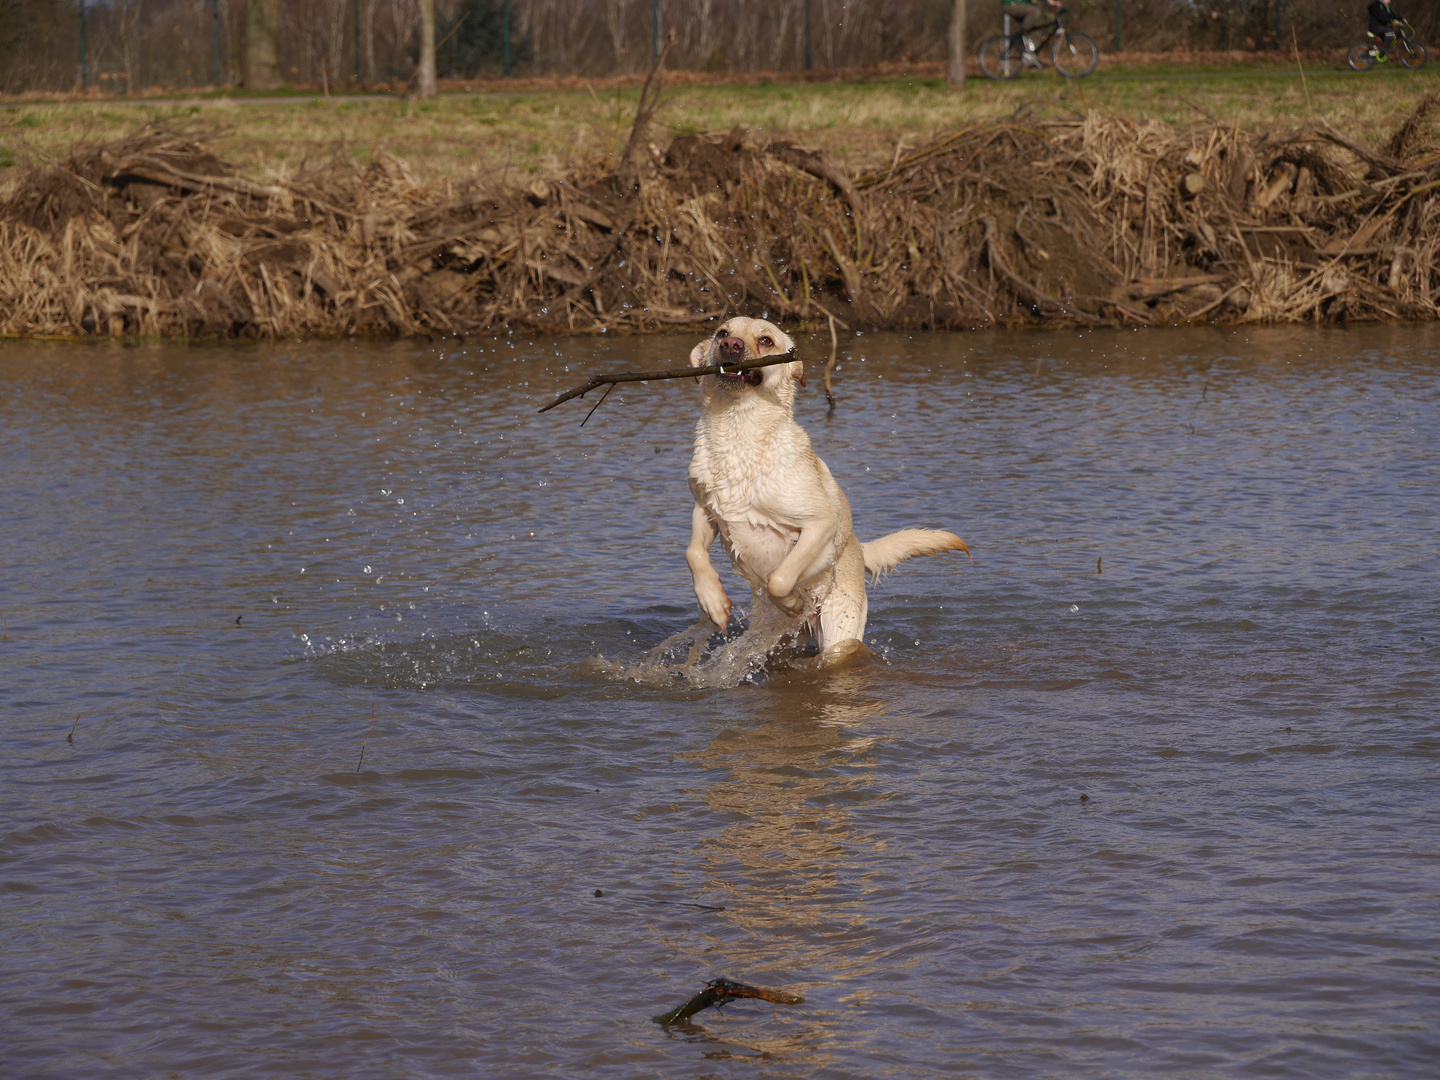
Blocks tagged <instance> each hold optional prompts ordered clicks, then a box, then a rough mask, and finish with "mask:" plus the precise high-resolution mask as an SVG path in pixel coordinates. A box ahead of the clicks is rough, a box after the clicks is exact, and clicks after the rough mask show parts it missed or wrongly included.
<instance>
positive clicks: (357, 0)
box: [351, 0, 360, 86]
mask: <svg viewBox="0 0 1440 1080" xmlns="http://www.w3.org/2000/svg"><path fill="white" fill-rule="evenodd" d="M354 7H355V10H354V11H353V12H352V18H351V22H353V23H354V24H355V75H354V77H353V78H352V79H351V81H352V82H353V83H354V84H355V85H356V86H359V85H360V0H355V5H354Z"/></svg>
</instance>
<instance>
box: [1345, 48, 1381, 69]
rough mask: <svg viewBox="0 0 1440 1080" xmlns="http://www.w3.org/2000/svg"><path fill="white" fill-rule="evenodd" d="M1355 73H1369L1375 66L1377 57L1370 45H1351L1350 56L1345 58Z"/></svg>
mask: <svg viewBox="0 0 1440 1080" xmlns="http://www.w3.org/2000/svg"><path fill="white" fill-rule="evenodd" d="M1345 59H1347V60H1349V61H1350V67H1351V69H1352V70H1354V71H1369V70H1370V69H1371V68H1372V67H1374V66H1375V57H1374V55H1373V54H1372V53H1371V52H1370V46H1369V45H1351V46H1350V54H1349V55H1348V56H1346V57H1345Z"/></svg>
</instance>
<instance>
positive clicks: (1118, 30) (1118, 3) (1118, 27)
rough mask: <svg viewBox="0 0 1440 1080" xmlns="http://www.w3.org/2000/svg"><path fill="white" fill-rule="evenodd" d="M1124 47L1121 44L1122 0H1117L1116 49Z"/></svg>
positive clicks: (1117, 50)
mask: <svg viewBox="0 0 1440 1080" xmlns="http://www.w3.org/2000/svg"><path fill="white" fill-rule="evenodd" d="M1121 48H1123V46H1122V45H1121V44H1120V0H1115V51H1116V52H1119V51H1120V50H1121Z"/></svg>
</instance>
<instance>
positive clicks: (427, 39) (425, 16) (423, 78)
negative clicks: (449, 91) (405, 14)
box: [415, 0, 435, 98]
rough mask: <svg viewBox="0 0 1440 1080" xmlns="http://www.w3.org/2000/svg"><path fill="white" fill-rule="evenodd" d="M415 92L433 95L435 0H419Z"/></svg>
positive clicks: (423, 95) (426, 96)
mask: <svg viewBox="0 0 1440 1080" xmlns="http://www.w3.org/2000/svg"><path fill="white" fill-rule="evenodd" d="M415 93H416V95H417V96H418V97H422V98H433V97H434V96H435V0H420V81H419V83H418V84H417V86H416V89H415Z"/></svg>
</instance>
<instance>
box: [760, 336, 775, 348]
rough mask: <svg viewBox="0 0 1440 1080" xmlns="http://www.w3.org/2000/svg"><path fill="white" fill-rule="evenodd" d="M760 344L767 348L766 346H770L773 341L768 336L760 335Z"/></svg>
mask: <svg viewBox="0 0 1440 1080" xmlns="http://www.w3.org/2000/svg"><path fill="white" fill-rule="evenodd" d="M760 344H761V345H763V346H765V348H767V349H768V348H770V346H771V345H774V344H775V342H773V341H771V340H770V339H769V338H768V337H762V338H761V339H760Z"/></svg>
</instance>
